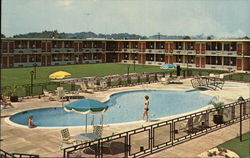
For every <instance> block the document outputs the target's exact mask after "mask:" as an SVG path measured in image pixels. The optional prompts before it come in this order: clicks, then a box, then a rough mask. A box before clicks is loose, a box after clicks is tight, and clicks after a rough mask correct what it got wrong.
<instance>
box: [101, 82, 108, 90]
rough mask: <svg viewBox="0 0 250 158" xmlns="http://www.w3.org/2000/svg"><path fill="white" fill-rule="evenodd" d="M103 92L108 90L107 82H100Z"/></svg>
mask: <svg viewBox="0 0 250 158" xmlns="http://www.w3.org/2000/svg"><path fill="white" fill-rule="evenodd" d="M100 87H101V90H108V85H107V83H106V82H100Z"/></svg>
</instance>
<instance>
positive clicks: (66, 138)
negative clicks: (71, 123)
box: [61, 128, 77, 149]
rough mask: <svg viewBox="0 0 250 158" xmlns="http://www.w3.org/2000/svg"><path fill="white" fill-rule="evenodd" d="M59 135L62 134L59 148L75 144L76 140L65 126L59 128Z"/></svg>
mask: <svg viewBox="0 0 250 158" xmlns="http://www.w3.org/2000/svg"><path fill="white" fill-rule="evenodd" d="M61 136H62V144H61V149H63V148H65V147H67V146H71V145H76V144H77V140H76V139H74V137H73V136H70V133H69V129H68V128H65V129H62V130H61Z"/></svg>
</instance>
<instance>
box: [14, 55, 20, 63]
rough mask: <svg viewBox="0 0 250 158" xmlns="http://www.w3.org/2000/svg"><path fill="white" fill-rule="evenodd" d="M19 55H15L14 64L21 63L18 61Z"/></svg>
mask: <svg viewBox="0 0 250 158" xmlns="http://www.w3.org/2000/svg"><path fill="white" fill-rule="evenodd" d="M20 57H21V56H20V55H15V57H14V58H15V63H20V62H21V59H20Z"/></svg>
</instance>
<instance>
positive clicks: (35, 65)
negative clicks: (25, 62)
mask: <svg viewBox="0 0 250 158" xmlns="http://www.w3.org/2000/svg"><path fill="white" fill-rule="evenodd" d="M33 66H34V79H35V80H36V67H37V64H36V63H35V64H34V65H33Z"/></svg>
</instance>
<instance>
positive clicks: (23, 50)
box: [14, 48, 42, 53]
mask: <svg viewBox="0 0 250 158" xmlns="http://www.w3.org/2000/svg"><path fill="white" fill-rule="evenodd" d="M41 52H42V49H41V48H38V49H31V48H27V49H14V53H41Z"/></svg>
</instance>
